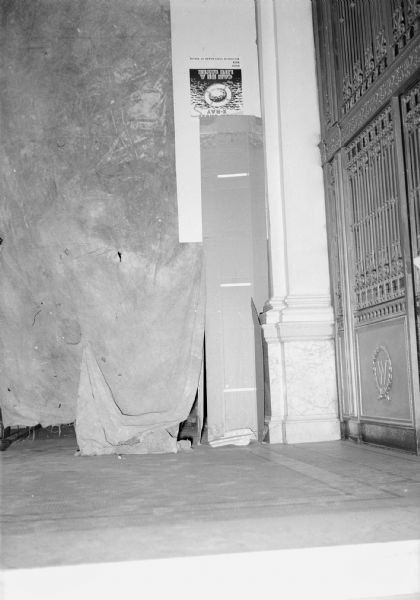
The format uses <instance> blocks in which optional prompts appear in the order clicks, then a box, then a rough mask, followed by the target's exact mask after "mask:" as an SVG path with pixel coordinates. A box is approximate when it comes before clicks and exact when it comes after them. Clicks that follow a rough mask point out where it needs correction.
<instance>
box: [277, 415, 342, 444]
mask: <svg viewBox="0 0 420 600" xmlns="http://www.w3.org/2000/svg"><path fill="white" fill-rule="evenodd" d="M283 429H284V438H285V443H286V444H301V443H309V442H333V441H336V440H339V439H341V431H340V421H339V420H338V419H337V418H336V417H333V418H331V419H305V420H293V419H290V420H289V419H288V420H287V421H286V422H285V423H284V426H283Z"/></svg>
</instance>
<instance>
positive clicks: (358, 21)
mask: <svg viewBox="0 0 420 600" xmlns="http://www.w3.org/2000/svg"><path fill="white" fill-rule="evenodd" d="M333 22H334V30H335V38H336V42H337V49H338V68H339V73H340V76H341V80H342V91H341V110H342V113H343V114H345V113H346V112H348V111H349V110H350V109H351V108H352V106H354V105H355V103H356V102H357V101H358V100H359V98H361V96H362V95H363V94H364V93H365V92H366V91H367V90H368V89H369V87H370V86H371V85H372V83H373V82H374V81H375V80H376V79H377V78H378V77H379V75H381V74H382V73H383V72H384V71H385V69H386V68H387V67H388V66H389V65H390V64H391V63H392V62H393V60H394V59H395V58H396V57H397V56H398V55H399V54H400V52H401V50H402V49H403V48H404V47H405V46H406V45H407V44H408V43H409V42H410V40H411V39H412V38H414V37H415V35H416V33H417V32H418V30H419V29H420V0H333Z"/></svg>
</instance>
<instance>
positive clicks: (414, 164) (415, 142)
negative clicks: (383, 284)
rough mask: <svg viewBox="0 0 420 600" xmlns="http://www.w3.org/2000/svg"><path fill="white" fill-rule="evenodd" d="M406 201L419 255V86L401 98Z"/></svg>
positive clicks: (414, 249)
mask: <svg viewBox="0 0 420 600" xmlns="http://www.w3.org/2000/svg"><path fill="white" fill-rule="evenodd" d="M402 116H403V123H404V132H405V142H406V148H407V151H406V162H407V188H408V199H409V202H410V205H411V214H412V215H413V216H414V238H415V240H414V246H415V247H414V248H413V251H414V253H416V254H417V256H418V255H419V254H420V84H418V85H417V86H416V87H415V88H413V89H412V90H411V91H410V92H409V93H408V94H406V95H405V96H403V98H402Z"/></svg>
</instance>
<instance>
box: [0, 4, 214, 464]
mask: <svg viewBox="0 0 420 600" xmlns="http://www.w3.org/2000/svg"><path fill="white" fill-rule="evenodd" d="M0 10H1V31H0V45H1V47H0V52H1V60H2V65H1V69H2V70H1V86H0V96H1V149H0V152H1V154H0V160H1V216H0V217H1V221H0V227H1V231H0V236H1V238H2V240H3V242H2V244H1V246H0V261H1V262H0V276H1V282H0V331H1V333H0V344H1V361H0V367H1V373H0V375H1V382H0V386H1V392H0V393H1V397H0V401H1V409H2V415H3V421H4V424H5V425H6V426H7V425H35V424H38V423H41V424H42V425H52V424H60V423H69V422H73V421H76V432H77V437H78V443H79V447H80V450H81V452H82V454H83V453H84V454H92V453H111V452H146V451H165V450H169V451H176V431H177V426H178V424H179V423H180V422H181V421H183V420H185V418H186V417H187V415H188V413H189V410H190V408H191V405H192V403H193V401H194V397H195V392H196V389H197V383H198V378H199V373H200V368H201V360H202V343H203V289H202V277H201V271H202V255H201V248H200V245H198V244H182V245H181V244H179V243H178V230H177V212H176V186H175V156H174V128H173V103H172V73H171V50H170V20H169V2H168V0H5V1H4V2H2V3H1V8H0Z"/></svg>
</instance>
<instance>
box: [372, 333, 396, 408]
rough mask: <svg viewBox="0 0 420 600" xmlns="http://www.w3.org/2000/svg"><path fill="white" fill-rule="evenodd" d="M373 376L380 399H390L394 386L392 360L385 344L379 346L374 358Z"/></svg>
mask: <svg viewBox="0 0 420 600" xmlns="http://www.w3.org/2000/svg"><path fill="white" fill-rule="evenodd" d="M372 368H373V376H374V378H375V383H376V387H377V389H378V392H379V397H378V400H386V401H388V402H389V401H390V400H391V397H390V394H389V393H390V391H391V387H392V362H391V357H390V355H389V352H388V350H387V349H386V348H385V346H382V345H381V346H378V347H377V348H376V350H375V352H374V354H373V360H372Z"/></svg>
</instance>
